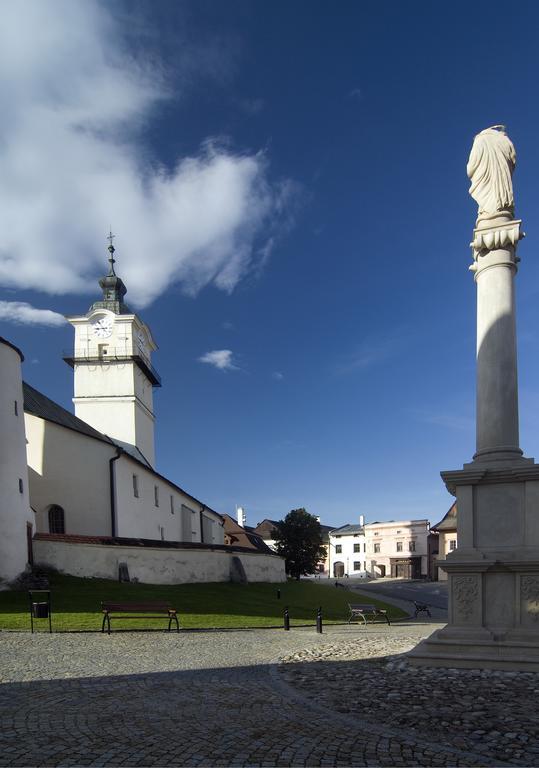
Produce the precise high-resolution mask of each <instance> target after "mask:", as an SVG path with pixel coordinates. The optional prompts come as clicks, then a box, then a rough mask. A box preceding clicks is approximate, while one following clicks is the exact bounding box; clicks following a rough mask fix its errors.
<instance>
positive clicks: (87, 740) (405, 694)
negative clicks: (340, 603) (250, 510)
mask: <svg viewBox="0 0 539 768" xmlns="http://www.w3.org/2000/svg"><path fill="white" fill-rule="evenodd" d="M435 628H436V627H435V625H432V624H430V625H428V624H425V623H417V624H409V623H407V624H399V625H394V626H392V627H385V626H382V625H374V626H369V627H368V629H365V628H363V627H360V626H351V627H348V626H346V627H326V628H325V632H324V634H323V635H317V634H316V633H315V632H314V631H313V630H310V629H309V630H299V629H296V630H292V631H291V632H289V633H286V632H283V631H282V630H266V631H264V630H256V631H244V632H240V631H238V632H204V633H202V632H201V633H196V632H185V633H180V634H179V635H178V634H176V633H170V634H168V633H161V632H159V633H155V632H150V633H141V632H125V633H116V634H114V633H113V634H112V635H111V636H110V637H109V636H107V635H101V634H53V635H48V634H36V635H30V634H26V633H15V632H0V681H1V685H0V746H1V749H0V765H1V766H79V765H80V766H87V765H91V766H109V765H110V766H120V765H121V766H155V765H157V766H161V765H163V766H165V765H171V766H253V767H254V766H261V767H262V766H268V767H270V766H417V765H427V766H487V765H498V766H503V765H539V749H536V740H535V738H536V733H537V728H538V717H537V716H536V714H535V710H534V707H533V702H534V700H537V698H538V696H537V694H538V693H539V676H535V675H533V674H522V675H510V674H509V673H503V674H502V673H491V675H490V676H483V677H481V676H480V675H478V674H474V673H473V672H467V671H462V672H456V671H455V672H452V673H451V674H449V675H448V673H447V671H443V672H440V671H436V670H424V669H414V670H413V671H410V669H409V668H408V667H407V665H406V663H405V662H403V661H402V659H400V658H399V656H398V654H401V653H403V652H405V651H406V650H408V649H410V648H411V647H413V646H414V645H415V644H416V643H417V642H418V640H419V639H421V638H422V637H425V636H426V635H428V634H430V632H431V631H433V629H435ZM388 656H389V658H387V657H388ZM278 661H280V662H281V663H277V664H276V663H275V662H278ZM313 662H315V663H313ZM444 678H447V680H448V681H449V682H448V683H447V684H444ZM536 679H537V682H536ZM440 686H442V687H441V688H440ZM534 686H537V689H536V688H534ZM489 687H490V688H491V689H490V690H489ZM452 688H454V694H453V695H452V696H451V697H450V698H449V700H447V698H446V697H447V695H449V694H450V692H451V689H452ZM439 690H441V691H442V693H443V695H442V694H438V691H439ZM487 691H489V692H488V694H487ZM397 696H398V697H400V698H397ZM487 696H488V697H487ZM519 696H522V697H524V698H523V700H522V701H521V702H518V701H517V698H518V697H519ZM481 699H482V701H481ZM478 703H480V704H481V707H480V708H478V707H477V706H476V705H477V704H478ZM414 707H415V709H413V708H414ZM440 707H443V708H445V709H444V710H443V711H442V710H441V709H440ZM410 708H412V710H411V711H412V715H411V716H409V717H408V719H406V717H405V714H406V713H407V712H408V713H409V710H410ZM528 710H534V711H528ZM424 712H427V713H428V717H424V716H423V713H424ZM433 713H434V714H433ZM465 713H468V714H471V715H473V717H471V719H468V718H467V717H465ZM511 717H513V720H511V719H510V718H511ZM489 718H490V720H489ZM484 720H489V725H488V727H485V725H484V724H483V721H484ZM494 720H496V729H497V730H496V729H494V728H491V724H490V723H491V721H492V722H494ZM436 721H438V722H437V723H436ZM433 722H434V725H433ZM469 722H473V727H474V729H475V732H476V736H475V737H474V735H473V732H472V731H470V728H468V724H469ZM498 723H499V724H500V725H499V726H498V725H497V724H498ZM509 729H511V730H509ZM482 731H483V732H484V733H483V734H482V733H481V732H482ZM493 731H494V733H493ZM487 732H488V733H489V734H490V736H489V738H487V736H486V734H487ZM496 733H497V735H496ZM478 734H479V735H480V736H481V735H484V736H485V738H484V739H483V738H481V739H479V738H477V735H478ZM525 734H528V735H529V738H528V741H527V742H526V741H525V740H524V739H523V738H522V737H523V736H524V735H525ZM517 743H518V750H517V749H516V748H515V745H516V744H517ZM524 760H527V762H523V761H524Z"/></svg>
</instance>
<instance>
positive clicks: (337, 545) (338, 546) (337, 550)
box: [335, 544, 342, 555]
mask: <svg viewBox="0 0 539 768" xmlns="http://www.w3.org/2000/svg"><path fill="white" fill-rule="evenodd" d="M335 552H336V553H337V554H338V555H340V554H341V552H342V544H335Z"/></svg>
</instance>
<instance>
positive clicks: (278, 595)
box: [277, 589, 281, 600]
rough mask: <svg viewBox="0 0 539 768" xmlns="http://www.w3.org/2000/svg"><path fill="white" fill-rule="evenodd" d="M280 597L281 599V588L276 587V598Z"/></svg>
mask: <svg viewBox="0 0 539 768" xmlns="http://www.w3.org/2000/svg"><path fill="white" fill-rule="evenodd" d="M280 599H281V590H280V589H278V590H277V600H280Z"/></svg>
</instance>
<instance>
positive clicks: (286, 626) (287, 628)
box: [284, 607, 290, 632]
mask: <svg viewBox="0 0 539 768" xmlns="http://www.w3.org/2000/svg"><path fill="white" fill-rule="evenodd" d="M284 629H285V632H289V631H290V616H289V615H288V607H287V608H285V609H284Z"/></svg>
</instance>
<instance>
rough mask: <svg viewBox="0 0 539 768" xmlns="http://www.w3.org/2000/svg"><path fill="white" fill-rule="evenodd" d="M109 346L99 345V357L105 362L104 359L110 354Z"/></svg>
mask: <svg viewBox="0 0 539 768" xmlns="http://www.w3.org/2000/svg"><path fill="white" fill-rule="evenodd" d="M108 346H109V345H108V344H98V345H97V356H98V357H99V359H100V360H103V358H104V357H106V356H107V354H108Z"/></svg>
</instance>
